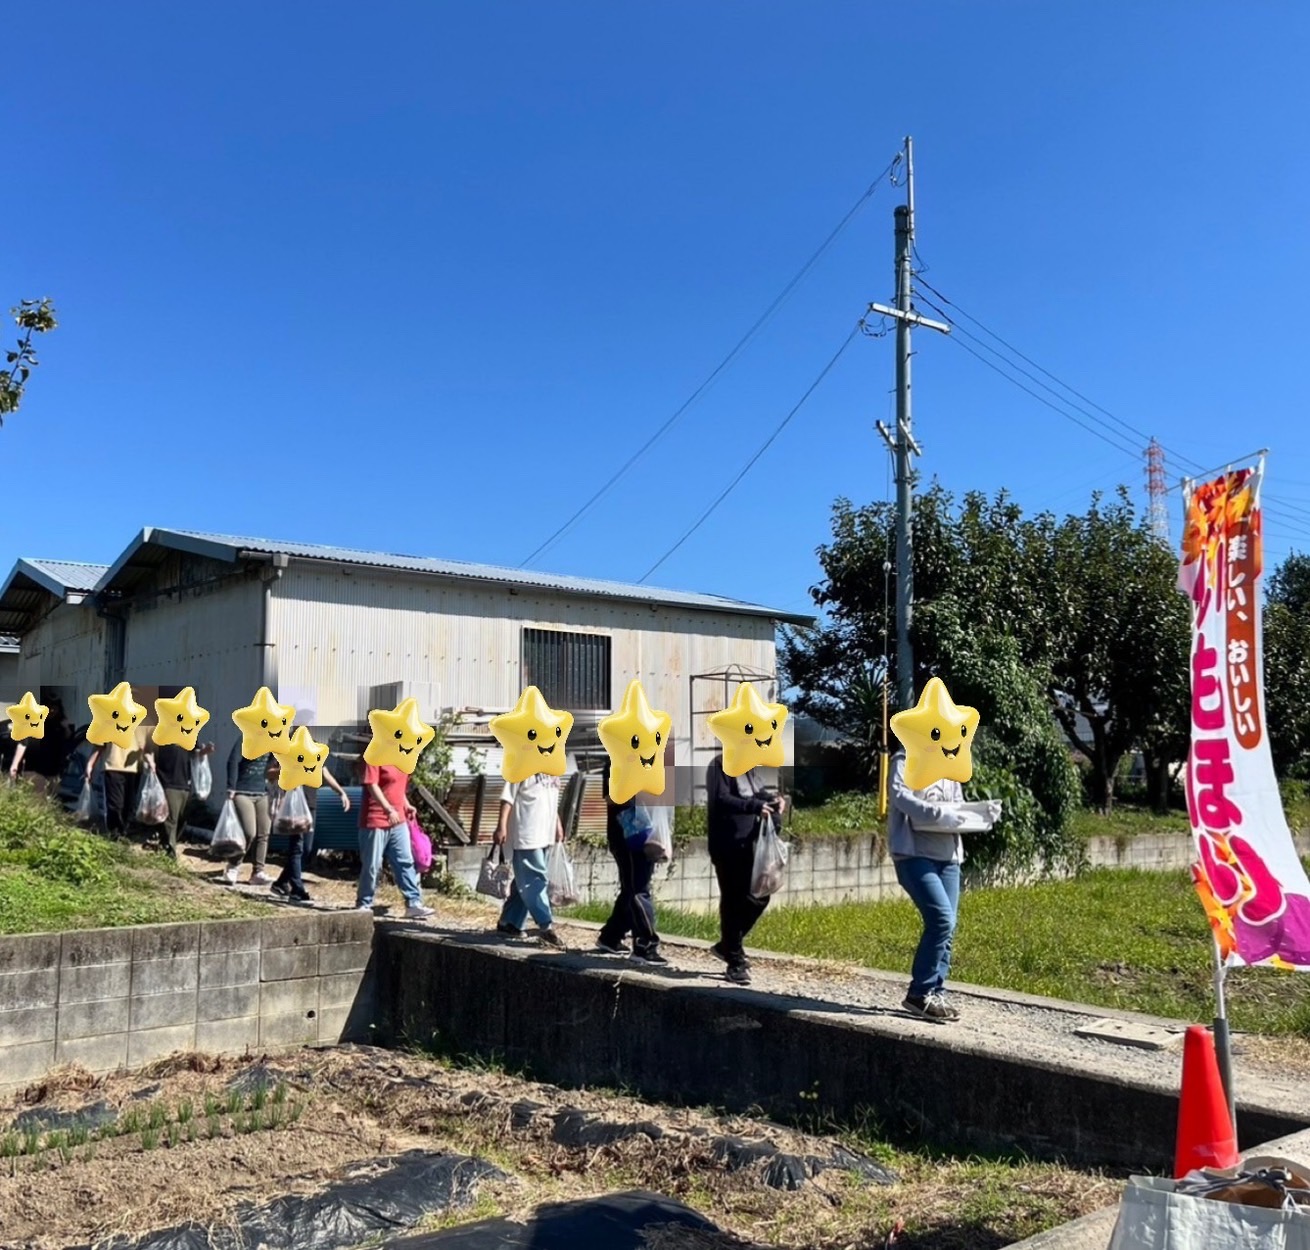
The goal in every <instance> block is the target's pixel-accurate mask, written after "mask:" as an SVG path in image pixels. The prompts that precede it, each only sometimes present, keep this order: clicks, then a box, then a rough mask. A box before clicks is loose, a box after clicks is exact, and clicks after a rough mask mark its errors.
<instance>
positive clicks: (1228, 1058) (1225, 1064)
mask: <svg viewBox="0 0 1310 1250" xmlns="http://www.w3.org/2000/svg"><path fill="white" fill-rule="evenodd" d="M1210 944H1211V946H1212V947H1213V949H1214V1049H1215V1056H1216V1057H1217V1058H1218V1060H1219V1078H1220V1080H1222V1081H1223V1083H1224V1096H1225V1097H1226V1098H1227V1099H1228V1118H1229V1119H1230V1120H1232V1122H1233V1138H1234V1140H1236V1138H1237V1099H1236V1097H1235V1095H1234V1091H1233V1045H1232V1038H1231V1037H1230V1035H1229V1032H1228V1005H1227V1002H1226V1000H1225V997H1224V981H1225V979H1226V978H1227V976H1228V966H1227V965H1226V964H1225V963H1224V957H1223V954H1222V953H1221V952H1220V950H1219V939H1218V937H1216V936H1215V934H1214V931H1213V930H1211V932H1210Z"/></svg>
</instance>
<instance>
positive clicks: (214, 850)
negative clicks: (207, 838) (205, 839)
mask: <svg viewBox="0 0 1310 1250" xmlns="http://www.w3.org/2000/svg"><path fill="white" fill-rule="evenodd" d="M209 850H210V854H212V855H213V856H214V858H215V859H231V858H232V857H233V856H234V855H244V854H245V853H246V833H245V830H244V829H242V828H241V821H240V819H239V818H238V817H237V809H236V804H235V803H233V802H232V800H231V799H228V801H227V802H226V803H224V804H223V810H222V811H221V812H219V814H218V824H217V825H216V826H215V827H214V837H213V840H212V841H211V842H210V844H209Z"/></svg>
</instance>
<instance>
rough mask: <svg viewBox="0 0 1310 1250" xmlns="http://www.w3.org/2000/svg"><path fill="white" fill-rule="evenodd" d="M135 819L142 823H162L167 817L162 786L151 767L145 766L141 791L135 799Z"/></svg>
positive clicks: (166, 801) (166, 805) (165, 800)
mask: <svg viewBox="0 0 1310 1250" xmlns="http://www.w3.org/2000/svg"><path fill="white" fill-rule="evenodd" d="M136 819H137V823H138V824H142V825H162V824H163V823H164V821H166V820H167V819H168V800H167V799H166V798H165V797H164V787H163V786H162V785H160V784H159V778H158V777H157V776H156V775H155V772H154V770H153V769H150V768H147V769H146V775H145V776H144V777H143V778H142V779H141V793H140V794H139V795H138V796H137V801H136Z"/></svg>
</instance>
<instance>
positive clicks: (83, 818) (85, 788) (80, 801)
mask: <svg viewBox="0 0 1310 1250" xmlns="http://www.w3.org/2000/svg"><path fill="white" fill-rule="evenodd" d="M73 819H74V820H75V821H77V822H78V823H79V824H88V825H89V824H90V823H91V783H90V782H89V781H84V782H83V783H82V793H81V794H79V795H78V796H77V803H76V804H75V805H74V807H73Z"/></svg>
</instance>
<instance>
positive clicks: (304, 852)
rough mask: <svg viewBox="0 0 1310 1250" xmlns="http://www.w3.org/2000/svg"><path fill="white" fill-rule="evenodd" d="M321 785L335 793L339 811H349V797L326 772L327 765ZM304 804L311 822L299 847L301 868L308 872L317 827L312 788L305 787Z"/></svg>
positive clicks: (312, 862)
mask: <svg viewBox="0 0 1310 1250" xmlns="http://www.w3.org/2000/svg"><path fill="white" fill-rule="evenodd" d="M323 784H324V785H325V786H327V788H328V789H329V790H334V791H335V792H336V796H337V798H339V799H340V800H341V810H342V811H343V812H348V811H350V795H348V794H347V793H346V791H345V789H344V788H343V787H342V785H341V783H340V782H339V781H338V780H337V779H336V778H335V777H334V776H333V775H332V774H331V773H330V772H329V771H328V768H327V765H326V764H325V765H324V766H323ZM304 791H305V802H306V803H307V804H308V805H309V819H310V821H311V822H312V823H311V825H310V830H309V832H308V833H307V834H305V840H304V843H303V845H302V847H301V866H302V868H303V869H304V870H305V871H306V872H310V871H312V870H313V867H314V834H315V833H316V832H317V826H318V790H317V788H315V787H314V786H305V787H304Z"/></svg>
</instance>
